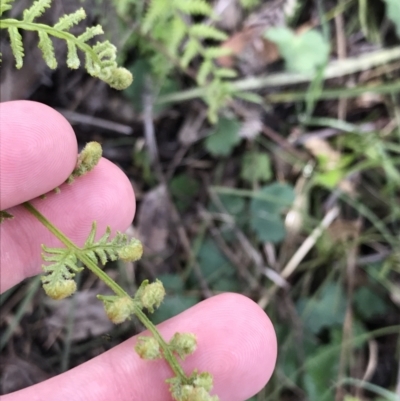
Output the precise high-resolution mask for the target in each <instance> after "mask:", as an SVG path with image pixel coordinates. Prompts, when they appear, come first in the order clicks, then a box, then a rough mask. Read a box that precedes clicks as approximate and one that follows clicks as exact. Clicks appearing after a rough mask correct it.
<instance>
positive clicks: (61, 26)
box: [54, 8, 86, 31]
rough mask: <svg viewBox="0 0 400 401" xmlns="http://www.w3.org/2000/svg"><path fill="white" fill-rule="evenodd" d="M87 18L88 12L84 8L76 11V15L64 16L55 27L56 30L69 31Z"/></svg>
mask: <svg viewBox="0 0 400 401" xmlns="http://www.w3.org/2000/svg"><path fill="white" fill-rule="evenodd" d="M85 18H86V12H85V10H84V9H83V8H80V9H79V10H76V11H75V12H74V13H71V14H67V15H63V16H62V17H60V19H59V20H58V22H57V23H56V24H55V25H54V29H57V30H59V31H68V30H69V29H71V28H72V27H73V26H74V25H77V24H79V22H81V21H82V20H84V19H85Z"/></svg>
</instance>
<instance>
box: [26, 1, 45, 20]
mask: <svg viewBox="0 0 400 401" xmlns="http://www.w3.org/2000/svg"><path fill="white" fill-rule="evenodd" d="M50 6H51V0H36V1H35V2H34V3H33V4H32V6H31V7H30V8H28V9H26V10H25V11H24V14H23V20H24V22H32V21H33V20H34V19H35V18H37V17H40V16H41V15H42V14H43V13H44V12H45V11H46V8H49V7H50Z"/></svg>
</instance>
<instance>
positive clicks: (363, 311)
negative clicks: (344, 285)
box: [354, 287, 388, 320]
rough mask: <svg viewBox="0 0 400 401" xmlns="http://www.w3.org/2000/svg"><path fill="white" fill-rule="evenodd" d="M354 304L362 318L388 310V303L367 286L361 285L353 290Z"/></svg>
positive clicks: (366, 318)
mask: <svg viewBox="0 0 400 401" xmlns="http://www.w3.org/2000/svg"><path fill="white" fill-rule="evenodd" d="M354 305H355V307H356V309H357V312H358V314H359V315H360V316H361V318H363V319H364V320H368V319H370V318H372V317H374V316H378V315H384V314H385V313H386V312H387V310H388V304H387V303H386V302H385V301H384V300H383V299H382V298H381V297H380V296H379V295H378V294H377V293H376V292H373V291H371V290H370V289H369V288H368V287H361V288H359V289H358V290H357V291H356V292H355V294H354Z"/></svg>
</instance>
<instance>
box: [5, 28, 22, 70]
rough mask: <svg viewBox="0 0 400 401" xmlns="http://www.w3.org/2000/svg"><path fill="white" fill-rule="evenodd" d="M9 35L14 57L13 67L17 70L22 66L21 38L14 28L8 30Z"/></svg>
mask: <svg viewBox="0 0 400 401" xmlns="http://www.w3.org/2000/svg"><path fill="white" fill-rule="evenodd" d="M8 34H9V35H10V42H11V49H12V52H13V54H14V57H15V66H16V67H17V68H18V69H19V68H21V67H22V65H23V64H24V61H23V59H24V45H23V43H22V36H21V34H20V33H19V31H18V28H16V27H15V26H10V27H9V28H8Z"/></svg>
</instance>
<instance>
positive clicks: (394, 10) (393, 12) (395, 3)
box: [384, 0, 400, 38]
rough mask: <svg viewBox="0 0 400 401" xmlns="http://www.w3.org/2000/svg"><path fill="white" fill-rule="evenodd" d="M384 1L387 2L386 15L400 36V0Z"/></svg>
mask: <svg viewBox="0 0 400 401" xmlns="http://www.w3.org/2000/svg"><path fill="white" fill-rule="evenodd" d="M384 2H385V3H386V17H387V18H388V19H390V20H391V21H392V22H393V24H394V26H395V29H396V33H397V36H398V37H399V38H400V1H399V0H384Z"/></svg>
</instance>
